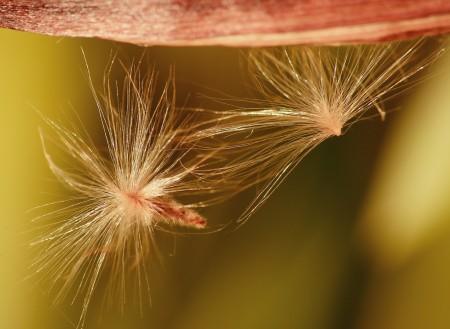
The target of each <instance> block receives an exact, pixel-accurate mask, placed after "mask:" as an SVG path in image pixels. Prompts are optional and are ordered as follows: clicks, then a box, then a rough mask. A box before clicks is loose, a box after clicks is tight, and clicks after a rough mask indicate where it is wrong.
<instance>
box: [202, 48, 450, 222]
mask: <svg viewBox="0 0 450 329" xmlns="http://www.w3.org/2000/svg"><path fill="white" fill-rule="evenodd" d="M428 46H430V45H429V44H427V42H426V41H425V40H424V39H421V40H419V41H415V42H403V43H390V44H380V45H355V46H340V47H326V46H319V47H315V46H295V47H280V48H261V49H253V50H250V51H249V52H248V54H247V57H248V61H247V62H248V67H249V71H250V76H251V79H252V80H253V82H254V85H255V86H256V89H257V90H258V91H259V93H260V94H261V95H262V97H261V98H262V100H258V101H251V103H252V104H254V105H252V106H254V107H253V108H248V105H244V106H243V108H238V109H236V110H232V111H222V112H217V113H214V114H215V115H216V114H221V120H220V123H218V124H217V126H215V127H214V128H213V129H211V130H210V131H208V130H205V131H200V132H199V133H198V134H197V135H198V138H200V139H202V138H203V137H204V136H206V135H208V133H211V134H212V135H214V136H215V138H212V139H210V136H209V137H208V138H207V139H206V140H205V141H202V144H203V146H204V147H205V149H208V147H212V146H211V145H212V144H213V143H216V142H217V140H226V141H230V140H233V141H234V144H233V146H232V147H228V148H227V152H228V155H229V156H230V158H231V159H232V160H230V161H229V162H228V163H226V164H224V167H223V171H224V172H228V173H233V174H232V175H230V176H233V177H238V176H239V177H240V178H241V179H242V181H244V182H246V183H245V184H242V183H241V185H243V186H246V187H248V186H250V185H259V186H260V190H259V192H258V194H257V197H256V198H255V199H254V201H253V202H252V204H251V205H250V206H249V207H248V208H247V210H246V211H245V213H244V214H243V215H242V217H241V218H240V222H243V221H245V220H246V219H248V218H249V216H250V215H251V214H252V213H253V212H254V211H255V210H256V209H257V208H258V207H259V206H260V205H261V204H262V203H263V202H265V201H266V200H267V198H268V197H269V196H270V195H271V193H272V192H273V191H274V190H275V188H276V187H277V186H278V185H279V184H280V183H281V182H282V180H283V179H284V178H285V177H286V175H287V174H289V172H290V171H291V170H293V168H294V167H295V166H296V165H297V164H298V163H299V162H300V160H301V159H302V158H303V157H304V156H305V155H306V154H307V153H308V152H309V151H310V150H312V149H313V148H314V147H316V146H317V145H318V144H320V143H321V142H322V141H324V140H326V139H327V138H330V137H332V136H339V135H341V134H342V133H343V132H345V130H346V129H347V128H348V127H349V126H351V125H352V124H353V123H355V122H356V121H358V120H361V119H363V118H367V117H369V116H373V115H370V114H368V113H367V112H368V111H369V110H371V109H375V110H377V111H378V112H379V115H380V116H381V118H382V119H384V117H385V111H384V110H383V104H382V102H383V101H385V100H387V99H389V98H391V97H394V96H396V95H397V94H399V93H400V92H401V91H403V90H405V89H407V88H409V87H412V86H413V85H414V84H416V83H417V82H418V81H417V79H416V80H414V79H411V77H412V76H413V75H414V74H416V73H417V72H419V71H421V70H423V69H424V68H426V67H427V66H428V65H429V64H431V63H432V62H433V60H435V59H436V57H438V56H439V54H440V53H442V51H443V48H442V46H441V44H440V43H439V44H438V46H436V44H433V45H431V46H432V48H427V47H428ZM433 47H434V48H433ZM436 48H437V50H436ZM427 51H429V54H426V53H424V52H427ZM245 107H246V108H245ZM200 111H201V110H200ZM212 130H214V131H212ZM206 141H209V142H210V143H211V144H210V145H208V143H207V142H206ZM223 153H224V154H225V152H223Z"/></svg>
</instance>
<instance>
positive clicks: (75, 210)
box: [33, 67, 226, 327]
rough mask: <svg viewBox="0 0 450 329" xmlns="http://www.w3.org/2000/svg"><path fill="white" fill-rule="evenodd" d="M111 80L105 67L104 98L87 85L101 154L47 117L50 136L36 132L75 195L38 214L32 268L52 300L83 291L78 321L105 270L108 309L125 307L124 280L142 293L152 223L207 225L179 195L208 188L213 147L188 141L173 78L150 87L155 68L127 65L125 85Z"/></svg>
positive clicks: (189, 125)
mask: <svg viewBox="0 0 450 329" xmlns="http://www.w3.org/2000/svg"><path fill="white" fill-rule="evenodd" d="M109 77H110V71H107V74H106V77H105V81H104V86H105V89H104V92H103V95H104V97H103V98H99V97H98V96H97V94H96V93H95V91H94V90H93V93H94V97H95V100H96V103H97V107H98V111H99V114H100V118H101V123H102V126H103V131H104V134H105V139H106V143H107V149H106V150H105V151H101V149H100V148H97V147H95V145H94V143H93V142H92V140H91V139H90V138H89V135H88V134H87V133H86V131H84V129H83V128H78V129H76V128H70V129H67V128H65V127H64V125H62V124H60V123H57V122H55V121H52V120H50V119H48V118H44V119H45V121H46V123H47V124H48V126H50V127H51V128H52V133H51V134H48V133H47V134H45V135H44V134H42V133H41V136H42V142H43V145H44V152H45V156H46V158H47V161H48V164H49V166H50V168H51V170H52V171H53V173H54V175H55V176H56V177H57V178H58V179H59V180H60V181H61V182H62V183H64V185H65V186H66V187H67V188H68V189H69V190H70V191H71V192H72V193H73V198H72V199H70V200H68V201H67V203H66V206H64V207H62V208H61V209H60V210H58V211H56V212H54V213H52V214H49V215H47V216H44V217H48V218H47V220H48V223H49V224H47V225H46V226H45V228H46V232H45V233H44V234H43V236H42V237H41V238H39V239H38V240H36V241H35V242H34V243H33V245H37V246H40V253H39V255H38V257H37V258H36V260H35V262H34V264H33V270H34V271H35V272H38V273H39V274H40V276H41V278H43V279H44V280H46V281H48V282H49V283H50V286H51V287H52V288H53V289H55V290H57V291H58V294H57V298H56V300H55V303H59V302H61V300H62V299H64V298H65V297H66V295H67V294H68V293H69V292H71V291H72V292H73V291H75V296H74V298H76V297H82V314H81V318H80V322H79V327H82V326H83V323H84V320H85V317H86V313H87V310H88V305H89V302H90V300H91V297H92V296H93V293H94V290H95V288H96V287H97V285H98V283H99V278H100V277H101V276H102V275H104V276H102V278H104V279H105V280H106V296H105V300H106V301H107V305H108V306H111V305H110V304H111V303H112V302H113V301H115V302H117V301H118V302H119V305H122V306H123V303H124V302H125V299H126V298H125V295H126V293H125V291H126V286H127V284H126V282H130V281H134V284H135V285H136V286H138V287H139V289H140V290H147V291H148V293H149V284H148V279H147V272H148V261H147V260H148V255H149V254H153V255H155V254H157V250H156V246H155V243H154V233H155V230H158V229H162V230H165V231H167V230H171V228H172V227H173V226H183V227H187V228H192V229H202V228H205V226H206V219H205V218H204V217H202V216H201V215H200V214H199V213H197V212H196V211H195V210H194V209H193V208H194V207H196V206H198V205H200V204H201V203H200V202H199V203H198V204H182V203H181V202H180V201H178V200H179V198H182V197H183V196H189V197H192V196H199V195H210V194H211V193H210V192H211V191H210V190H209V187H208V186H209V185H208V184H207V181H208V177H207V175H206V174H204V175H203V176H202V174H201V170H202V169H203V167H204V166H205V165H206V164H207V163H208V161H210V160H211V159H212V158H213V157H214V154H215V151H210V152H205V153H204V154H202V156H200V155H199V154H197V153H196V151H195V149H194V148H193V147H192V145H191V146H190V147H188V146H185V140H186V139H188V138H189V135H190V134H191V133H192V131H193V130H195V123H194V122H193V121H192V120H191V118H190V117H188V116H182V115H181V114H180V113H178V112H180V111H178V110H176V109H175V91H174V85H173V78H172V77H171V78H170V79H169V80H168V82H167V83H166V84H165V86H164V88H163V90H162V91H161V93H159V94H157V93H156V92H155V88H154V84H155V80H156V75H155V74H154V73H153V72H152V71H150V73H148V74H146V75H144V74H141V73H140V71H139V69H138V68H136V67H132V68H131V69H127V70H126V73H125V78H124V80H123V83H122V84H120V83H119V82H118V81H110V78H109ZM89 80H90V77H89ZM91 88H92V89H94V88H93V87H92V83H91ZM71 126H73V124H72V125H71ZM205 182H206V183H205ZM224 185H226V184H224ZM213 198H214V197H211V199H213ZM202 201H204V200H202ZM207 201H208V200H206V201H205V202H207ZM106 273H107V274H106ZM145 295H147V296H148V298H149V294H143V295H142V296H145ZM142 299H143V297H142V298H141V297H139V301H140V303H141V304H142V302H143V301H142Z"/></svg>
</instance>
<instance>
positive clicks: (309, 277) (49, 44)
mask: <svg viewBox="0 0 450 329" xmlns="http://www.w3.org/2000/svg"><path fill="white" fill-rule="evenodd" d="M0 42H1V50H2V51H1V52H0V72H1V75H0V115H1V117H0V156H1V161H0V175H1V177H0V182H1V185H0V200H1V209H2V215H1V217H0V218H1V221H0V323H1V326H0V327H1V328H18V329H31V328H33V329H36V328H46V329H52V328H58V329H61V328H73V326H74V324H76V323H77V317H78V315H79V308H78V307H79V305H74V306H71V305H70V300H69V299H67V300H66V301H65V303H64V304H62V305H60V306H58V307H57V308H52V298H53V297H54V295H52V294H50V295H49V294H47V293H46V287H45V286H40V285H39V284H36V280H35V279H33V278H31V279H27V276H28V275H29V274H30V273H29V269H28V266H29V263H30V261H31V259H30V254H31V253H30V250H29V247H28V245H27V243H28V242H29V241H30V239H31V238H33V231H32V227H33V225H32V224H31V221H32V219H33V218H34V217H35V216H36V215H35V211H33V210H32V209H33V208H35V207H38V206H39V205H41V204H44V203H48V202H52V201H56V200H57V199H58V197H59V196H61V195H64V193H65V192H64V191H63V190H62V187H61V186H60V185H59V184H58V183H57V182H56V181H55V180H54V178H53V176H52V174H51V172H50V170H49V169H48V166H47V164H46V162H45V159H44V155H43V152H42V147H41V145H40V140H39V133H38V128H39V127H40V126H44V123H43V121H42V119H41V118H40V117H39V114H38V113H37V112H36V111H35V109H34V108H36V109H38V110H39V111H41V112H42V113H43V114H44V115H46V116H49V117H51V118H56V119H57V118H64V117H68V116H69V117H70V115H71V114H70V113H72V114H73V112H74V111H75V112H76V113H77V115H79V116H80V118H81V120H82V121H83V123H84V124H85V126H86V129H87V130H88V131H89V132H91V133H92V134H93V135H95V134H96V133H97V135H98V136H101V134H102V132H101V127H100V124H99V121H98V113H97V111H96V108H95V104H94V100H93V97H92V93H91V91H90V89H89V86H88V83H87V79H86V67H85V64H84V60H83V55H82V51H81V49H83V50H84V52H85V54H86V58H87V62H88V65H89V68H90V70H91V74H92V76H93V80H94V84H96V85H98V86H99V87H100V85H99V84H100V83H101V79H102V74H103V69H104V68H105V66H106V65H107V64H108V61H109V59H110V57H111V53H116V52H117V54H118V57H119V58H128V59H132V58H136V57H139V56H140V55H141V53H142V50H143V49H142V48H141V47H138V46H132V45H125V44H120V43H115V42H109V41H102V40H95V39H70V38H57V37H47V36H40V35H33V34H29V33H23V32H15V31H8V30H0ZM449 55H450V54H448V53H447V54H446V56H445V57H444V58H442V60H440V63H438V64H439V65H440V69H439V71H440V72H441V73H440V74H439V75H437V76H435V77H433V78H431V79H429V80H427V81H426V82H424V83H423V84H421V85H419V86H418V87H416V88H414V89H413V90H411V91H410V92H408V93H405V95H404V96H403V97H401V98H399V99H397V101H396V102H392V103H389V105H390V106H391V107H401V110H400V111H395V112H392V113H389V114H388V116H387V119H386V122H384V123H383V122H380V120H379V119H374V120H369V121H364V122H361V123H359V124H357V125H355V126H354V127H352V129H350V130H349V131H348V132H347V133H346V134H345V135H344V136H342V137H340V138H334V139H331V140H329V141H327V142H325V143H324V144H323V145H320V146H319V147H318V148H317V149H315V150H314V151H313V152H312V153H311V154H310V155H309V156H308V157H306V158H305V159H304V160H303V162H302V163H301V164H300V166H298V168H296V170H295V171H294V172H293V173H292V174H291V175H290V176H289V177H288V179H287V180H286V181H285V182H284V183H283V184H282V185H281V187H280V188H279V189H278V190H277V191H276V192H275V193H274V195H273V196H272V198H271V199H270V200H269V201H268V202H267V203H266V204H265V205H264V206H263V207H262V208H261V209H260V210H259V211H258V212H257V213H256V215H255V216H254V217H253V218H252V219H251V220H250V221H249V222H248V223H246V224H245V225H244V226H242V227H241V228H240V229H238V230H236V231H233V232H220V233H216V234H209V235H195V236H188V237H177V238H176V239H174V238H171V237H167V238H166V239H167V241H165V242H162V243H166V244H167V245H168V246H169V247H168V248H166V249H163V256H164V262H163V264H161V266H157V267H156V268H155V269H154V270H153V271H152V275H151V279H152V281H151V289H152V300H153V305H152V307H151V308H150V307H149V308H146V309H144V315H143V316H142V317H141V316H140V315H139V312H138V310H137V309H136V308H135V307H134V306H133V305H129V306H128V307H127V310H126V312H125V315H124V316H121V315H120V314H118V313H117V311H116V310H110V311H107V312H103V313H101V312H100V308H101V302H102V300H101V296H99V295H96V296H95V297H94V300H93V302H92V306H91V310H90V312H89V314H88V319H87V321H86V326H85V328H86V329H91V328H108V329H117V328H170V329H191V328H192V329H203V328H205V329H206V328H217V329H221V328H245V329H251V328H268V329H269V328H302V329H309V328H311V329H322V328H323V329H331V328H360V329H369V328H370V329H372V328H383V329H390V328H392V329H394V328H395V329H403V328H405V329H414V328H433V329H434V328H450V312H448V308H449V307H450V225H449V224H450V202H449V201H448V199H449V198H450V69H448V68H449V67H450V56H449ZM145 56H146V58H147V57H148V61H149V62H150V63H155V65H156V68H157V70H159V71H160V72H161V73H160V77H161V81H163V80H164V77H165V76H167V74H168V68H169V66H170V65H175V69H176V77H177V81H178V82H177V86H178V100H179V102H180V104H183V103H186V104H187V105H189V106H195V105H198V104H202V103H204V102H205V100H204V99H202V98H199V97H198V96H197V93H203V94H208V93H209V92H210V89H211V90H218V91H221V92H223V93H226V94H230V95H233V96H235V97H245V96H248V88H247V87H246V85H245V83H244V82H243V79H242V74H241V72H240V65H239V58H240V53H239V49H230V48H220V47H216V48H214V47H204V48H203V47H199V48H176V47H174V48H166V47H152V48H149V49H148V50H147V51H146V54H145ZM99 138H100V137H99ZM239 202H240V199H239V198H235V199H233V200H231V201H230V202H227V203H224V204H222V205H219V206H217V207H214V208H211V209H208V210H206V211H205V215H207V217H208V218H209V219H210V221H211V222H212V223H221V222H222V223H223V222H225V221H227V219H228V218H229V219H235V218H236V216H237V215H238V213H237V211H236V207H235V205H236V204H238V203H239ZM163 239H164V237H163ZM171 246H172V247H171ZM173 246H176V248H175V252H174V255H172V251H173V250H171V249H173V248H174V247H173ZM100 317H101V319H100Z"/></svg>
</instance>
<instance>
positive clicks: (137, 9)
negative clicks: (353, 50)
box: [0, 0, 450, 46]
mask: <svg viewBox="0 0 450 329" xmlns="http://www.w3.org/2000/svg"><path fill="white" fill-rule="evenodd" d="M112 3H113V5H112ZM0 28H9V29H15V30H23V31H30V32H35V33H43V34H48V35H58V36H71V37H99V38H104V39H111V40H117V41H123V42H132V43H137V44H145V45H185V46H186V45H189V46H194V45H227V46H269V45H272V46H276V45H288V44H300V43H303V44H326V43H328V44H329V43H352V42H353V43H354V42H380V41H386V40H399V39H403V38H406V37H411V36H421V35H429V34H438V33H446V32H449V31H450V3H449V2H448V1H446V0H421V1H416V0H377V1H373V0H372V1H359V0H334V1H297V0H283V1H274V0H216V1H211V0H165V1H161V0H146V1H142V0H127V1H114V2H111V1H110V0H83V1H81V0H58V1H48V0H47V1H44V0H34V1H30V0H0Z"/></svg>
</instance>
